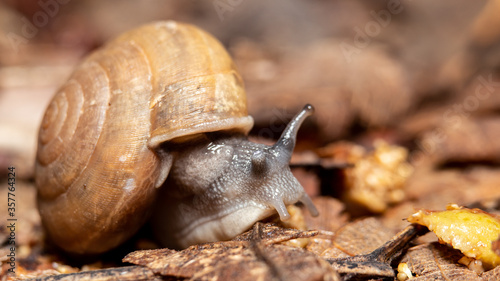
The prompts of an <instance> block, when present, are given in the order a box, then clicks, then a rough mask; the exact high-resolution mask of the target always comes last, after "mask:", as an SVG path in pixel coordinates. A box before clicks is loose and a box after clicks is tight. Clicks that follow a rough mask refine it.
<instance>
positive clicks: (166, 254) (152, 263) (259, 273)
mask: <svg viewBox="0 0 500 281" xmlns="http://www.w3.org/2000/svg"><path fill="white" fill-rule="evenodd" d="M316 234H317V232H303V231H299V230H287V229H282V228H279V227H276V226H272V225H266V226H264V227H261V226H260V224H257V225H256V227H254V229H252V230H251V231H250V232H248V233H245V234H242V235H240V236H238V237H237V240H238V241H227V242H216V243H209V244H203V245H196V246H191V247H189V248H187V249H185V250H183V251H178V252H177V251H173V250H168V249H159V250H145V251H136V252H133V253H131V254H129V255H127V256H126V257H125V258H124V259H123V261H124V262H130V263H134V264H138V265H142V266H146V267H148V268H150V269H151V270H153V272H155V273H158V274H161V275H165V276H176V277H183V278H190V279H191V280H199V279H203V280H206V279H210V280H235V279H236V278H237V279H238V280H272V279H273V278H276V279H278V280H323V279H324V280H339V279H338V276H337V274H336V273H335V271H334V270H333V269H332V268H331V267H330V265H329V264H328V263H327V262H326V261H324V260H323V259H320V258H319V257H317V256H316V255H315V254H313V253H310V252H307V251H305V250H303V249H300V248H294V247H289V246H285V245H279V244H275V243H278V242H282V241H285V240H288V239H293V238H299V237H311V236H314V235H316Z"/></svg>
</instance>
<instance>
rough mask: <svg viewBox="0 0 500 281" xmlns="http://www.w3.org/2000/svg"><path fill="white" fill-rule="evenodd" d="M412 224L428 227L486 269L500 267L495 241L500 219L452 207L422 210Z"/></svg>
mask: <svg viewBox="0 0 500 281" xmlns="http://www.w3.org/2000/svg"><path fill="white" fill-rule="evenodd" d="M408 221H409V222H411V223H417V224H421V225H425V226H427V228H429V230H431V231H432V232H434V233H435V234H436V235H437V237H438V238H439V240H440V241H441V242H445V243H447V244H450V245H451V246H453V248H455V249H458V250H460V251H461V252H462V253H463V254H464V255H465V256H467V257H470V258H474V259H478V260H481V261H482V263H483V266H485V268H493V267H495V266H497V265H499V264H500V256H498V255H497V254H495V252H494V251H493V249H492V242H493V241H495V240H497V239H498V237H499V235H500V220H499V218H498V217H496V216H494V215H492V214H489V213H486V212H484V211H482V210H479V209H467V208H459V207H458V206H457V205H449V206H448V207H447V210H446V211H428V210H420V211H418V212H417V213H415V214H413V215H411V216H410V217H408Z"/></svg>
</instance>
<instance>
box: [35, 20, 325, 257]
mask: <svg viewBox="0 0 500 281" xmlns="http://www.w3.org/2000/svg"><path fill="white" fill-rule="evenodd" d="M312 112H313V107H312V106H310V105H306V107H305V108H304V109H303V110H302V111H301V112H300V113H299V114H298V115H297V116H295V118H294V119H293V120H292V121H291V122H290V123H289V124H288V126H287V128H286V129H285V131H284V132H283V134H282V136H281V137H280V139H279V140H278V141H277V143H276V144H275V145H273V146H266V145H263V144H257V143H253V142H251V141H249V140H248V139H247V137H246V134H247V133H248V131H249V130H250V129H251V128H252V126H253V119H252V117H251V116H248V112H247V108H246V94H245V91H244V88H243V82H242V79H241V77H240V75H239V73H238V71H237V70H236V68H235V66H234V63H233V61H232V59H231V58H230V56H229V54H228V53H227V51H226V50H225V49H224V47H223V46H222V45H221V44H220V43H219V42H218V41H217V40H216V39H215V38H213V37H212V36H211V35H209V34H208V33H206V32H204V31H202V30H200V29H198V28H196V27H194V26H192V25H188V24H181V23H177V22H173V21H162V22H155V23H152V24H148V25H145V26H142V27H139V28H136V29H133V30H131V31H129V32H126V33H124V34H122V35H121V36H119V37H118V38H116V39H114V40H112V41H110V42H109V43H107V44H106V45H104V46H103V47H102V48H100V49H98V50H96V51H95V52H93V53H92V54H90V55H89V56H88V57H87V58H85V59H84V60H83V62H82V63H81V64H80V65H79V66H78V67H77V68H76V70H75V71H74V72H73V74H72V75H71V77H70V78H69V79H68V81H66V83H65V84H64V85H63V86H62V87H61V88H60V89H59V91H58V92H57V93H56V94H55V96H54V97H53V99H52V101H51V103H50V104H49V106H48V107H47V110H46V112H45V115H44V118H43V120H42V124H41V125H40V130H39V136H38V150H37V158H36V164H35V183H36V186H37V190H38V199H37V201H38V209H39V212H40V215H41V218H42V224H43V226H44V229H45V231H46V233H47V235H48V237H49V238H50V239H51V240H52V241H53V242H54V243H55V244H56V245H57V246H58V247H60V248H62V249H63V250H65V251H67V252H70V253H75V254H98V253H103V252H106V251H108V250H110V249H112V248H115V247H117V246H118V245H120V244H121V243H123V242H124V241H125V240H127V239H129V238H130V237H131V236H132V235H133V234H135V233H136V232H137V230H138V229H139V228H140V227H141V226H142V225H143V224H144V223H145V222H146V221H147V220H148V219H149V218H150V217H151V219H152V226H153V228H154V231H155V233H156V236H157V237H158V239H159V241H160V242H161V243H162V244H163V245H164V246H167V247H172V248H184V247H187V246H189V245H192V244H196V243H204V242H211V241H217V240H225V239H230V238H233V237H234V236H236V235H238V234H240V233H242V232H243V231H245V230H246V229H248V228H249V227H251V225H253V223H255V222H256V221H258V220H260V219H263V218H265V217H267V216H270V215H272V214H274V213H275V212H278V214H279V215H280V218H281V219H282V220H286V219H288V218H289V217H290V215H289V214H288V212H287V210H286V207H285V206H286V205H289V204H294V203H296V202H298V201H300V202H302V203H304V204H305V205H306V206H307V207H308V208H309V210H310V212H311V213H312V214H313V215H317V210H316V209H315V207H314V205H313V203H312V201H311V200H310V198H309V197H308V196H307V194H306V193H305V192H304V190H303V188H302V186H301V185H300V184H299V183H298V182H297V180H296V179H295V178H294V177H293V175H292V173H291V171H290V168H289V166H288V163H289V161H290V157H291V154H292V151H293V148H294V146H295V139H296V135H297V131H298V129H299V127H300V125H301V123H302V122H303V120H304V119H305V118H306V117H307V116H309V115H311V114H312Z"/></svg>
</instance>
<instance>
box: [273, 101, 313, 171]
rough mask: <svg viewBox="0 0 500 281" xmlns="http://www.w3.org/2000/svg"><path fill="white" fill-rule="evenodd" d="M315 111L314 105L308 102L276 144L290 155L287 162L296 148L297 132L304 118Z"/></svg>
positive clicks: (279, 149) (280, 149)
mask: <svg viewBox="0 0 500 281" xmlns="http://www.w3.org/2000/svg"><path fill="white" fill-rule="evenodd" d="M313 113H314V107H313V106H312V105H310V104H306V106H304V108H303V109H302V110H301V111H300V112H299V113H298V114H297V115H295V117H294V118H293V119H292V120H291V121H290V123H288V125H287V126H286V129H285V130H284V131H283V133H282V134H281V136H280V138H279V139H278V141H277V142H276V144H274V146H273V147H274V148H275V149H277V150H278V151H280V153H282V152H283V153H284V154H285V155H287V156H288V158H287V159H286V162H287V163H288V162H289V161H290V158H291V157H292V152H293V149H294V148H295V140H296V139H297V132H298V131H299V128H300V126H301V125H302V123H303V122H304V120H305V119H306V118H307V117H309V116H311V115H312V114H313Z"/></svg>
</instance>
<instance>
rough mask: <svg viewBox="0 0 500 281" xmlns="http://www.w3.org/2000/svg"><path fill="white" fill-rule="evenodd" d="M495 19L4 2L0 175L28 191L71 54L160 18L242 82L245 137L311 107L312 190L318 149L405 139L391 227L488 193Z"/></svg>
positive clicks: (439, 6)
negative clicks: (216, 50) (247, 123)
mask: <svg viewBox="0 0 500 281" xmlns="http://www.w3.org/2000/svg"><path fill="white" fill-rule="evenodd" d="M499 14H500V0H489V1H487V0H477V1H468V0H443V1H432V0H417V1H413V0H384V1H382V0H379V1H357V0H349V1H347V0H346V1H332V0H331V1H327V0H309V1H304V0H275V1H264V0H210V1H193V0H183V1H175V0H145V1H130V0H99V1H98V0H87V1H76V0H3V1H0V179H2V178H3V177H6V174H7V167H9V166H15V167H16V175H17V179H18V180H19V181H25V182H26V184H27V186H29V188H32V177H33V163H34V159H35V151H36V138H37V130H38V126H39V124H40V122H41V117H42V115H43V112H44V110H45V108H46V106H47V104H48V103H49V101H50V98H51V96H52V95H53V94H54V92H55V91H56V90H57V89H58V87H60V86H61V85H62V83H64V81H65V80H66V79H67V78H68V76H69V75H70V74H71V72H72V70H73V69H74V67H75V66H76V65H77V64H78V62H79V61H80V60H81V59H82V57H84V56H85V55H86V54H88V53H90V52H91V51H92V50H94V49H96V48H98V47H99V46H101V45H102V44H103V43H105V42H106V41H107V40H109V39H110V38H113V37H115V36H117V35H118V34H120V33H122V32H124V31H126V30H128V29H131V28H133V27H136V26H138V25H141V24H144V23H148V22H151V21H155V20H166V19H172V20H178V21H182V22H187V23H191V24H194V25H197V26H199V27H201V28H203V29H205V30H207V31H208V32H210V33H212V34H213V35H214V36H215V37H216V38H218V39H219V40H220V41H221V42H222V43H223V44H224V45H225V46H226V47H227V49H228V50H229V52H230V53H231V55H232V56H233V58H234V60H235V62H236V64H237V67H238V68H239V70H240V72H241V74H242V76H243V79H244V81H245V86H246V89H247V93H248V106H249V112H250V114H251V115H252V116H253V117H254V119H255V121H256V125H255V128H254V129H253V130H252V135H253V138H256V139H264V140H266V139H273V138H277V137H278V136H279V134H280V133H281V131H282V130H283V129H284V126H285V125H284V124H286V123H287V122H288V121H289V120H290V118H291V117H292V116H293V115H294V114H295V113H296V112H297V111H298V110H299V109H300V108H302V107H303V106H304V104H306V103H311V104H313V105H314V106H315V107H316V113H315V115H314V116H313V117H312V118H310V120H308V121H307V122H306V124H305V126H304V128H303V129H301V131H300V139H301V142H300V143H299V146H298V148H297V151H298V152H300V151H313V152H314V153H313V154H312V156H311V154H307V153H306V154H298V157H295V158H294V159H295V160H294V161H295V162H294V163H295V164H296V165H299V166H300V165H302V166H307V165H310V166H311V165H312V166H314V165H316V166H318V165H319V166H320V170H319V172H318V170H312V172H311V170H310V169H309V170H306V172H305V173H303V174H298V173H300V171H299V172H297V171H296V172H297V177H298V178H299V179H301V182H302V183H303V184H304V186H305V187H306V188H307V189H308V190H309V192H310V193H312V194H319V193H320V191H318V190H317V189H318V186H319V185H320V184H319V183H318V182H321V181H322V185H325V183H326V184H327V185H328V184H329V183H331V181H328V180H329V179H330V180H331V177H330V176H328V175H327V176H325V171H326V172H327V174H328V171H331V170H329V167H328V165H326V164H324V163H323V162H321V161H322V160H321V159H319V158H325V157H326V158H328V157H330V156H332V155H334V154H335V153H336V151H337V152H338V149H337V150H335V149H331V147H330V149H328V147H329V146H328V145H329V144H332V143H335V142H337V141H339V140H345V141H350V142H352V143H356V144H357V145H360V146H362V147H364V148H367V149H370V148H372V147H373V143H374V141H375V140H377V139H382V140H384V141H385V142H386V143H389V144H395V145H399V146H402V147H404V148H405V149H406V150H407V152H408V161H409V163H410V164H412V165H413V167H414V168H415V171H414V176H413V177H412V178H410V180H409V181H408V182H407V183H406V184H405V186H406V187H405V188H406V196H407V198H408V199H409V201H405V202H408V204H402V205H399V207H396V208H393V209H390V210H389V211H388V212H386V213H385V215H386V216H387V217H388V218H395V222H394V223H393V224H394V225H396V224H401V218H403V217H405V216H407V215H408V212H411V210H412V208H413V207H415V206H423V207H437V208H443V207H444V204H446V203H449V202H456V203H459V204H469V203H472V202H476V201H478V200H483V199H488V198H489V199H492V198H500V188H499V187H500V180H499V179H500V169H499V166H498V164H499V163H500V161H499V160H500V141H498V140H499V139H500V95H499V93H500V72H499V66H500V17H499V16H498V15H499ZM321 148H327V149H326V152H325V150H321ZM308 155H309V156H308ZM296 156H297V155H296ZM311 163H313V164H311ZM318 163H320V164H318ZM325 178H326V179H325ZM3 182H5V181H3V180H2V181H0V183H2V185H3ZM310 186H313V187H310ZM314 188H316V191H315V190H314ZM311 190H312V191H311ZM26 196H31V197H30V198H31V199H30V200H32V201H33V200H34V199H33V198H34V197H33V196H34V195H26ZM2 200H3V199H2ZM32 201H31V202H32ZM2 202H4V201H2ZM2 204H3V203H2ZM32 211H33V216H36V210H34V209H33V210H32ZM391 214H392V215H391ZM27 220H29V219H27ZM37 220H38V218H34V219H33V221H37ZM388 221H389V220H388ZM389 224H391V222H389ZM34 229H35V230H36V231H38V232H40V227H39V225H38V228H36V227H35V228H34ZM0 238H1V237H0ZM20 239H21V240H22V239H23V238H22V237H21V238H20ZM25 239H34V238H25ZM32 244H33V243H32Z"/></svg>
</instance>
